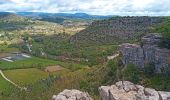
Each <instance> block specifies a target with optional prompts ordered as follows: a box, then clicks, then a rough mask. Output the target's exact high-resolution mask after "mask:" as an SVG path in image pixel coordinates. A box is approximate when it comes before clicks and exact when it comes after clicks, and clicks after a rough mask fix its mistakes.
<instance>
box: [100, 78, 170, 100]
mask: <svg viewBox="0 0 170 100" xmlns="http://www.w3.org/2000/svg"><path fill="white" fill-rule="evenodd" d="M99 93H100V98H101V100H170V92H164V91H159V92H158V91H156V90H155V89H151V88H145V87H143V86H141V85H135V84H133V83H131V82H129V81H120V82H117V83H115V85H111V86H101V87H99Z"/></svg>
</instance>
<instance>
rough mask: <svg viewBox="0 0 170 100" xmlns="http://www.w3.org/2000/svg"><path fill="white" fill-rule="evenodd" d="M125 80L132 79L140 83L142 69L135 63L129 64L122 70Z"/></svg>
mask: <svg viewBox="0 0 170 100" xmlns="http://www.w3.org/2000/svg"><path fill="white" fill-rule="evenodd" d="M122 74H123V78H124V80H128V81H131V82H133V83H139V80H140V70H139V68H138V67H137V66H136V65H134V64H128V65H127V66H125V67H124V69H123V70H122Z"/></svg>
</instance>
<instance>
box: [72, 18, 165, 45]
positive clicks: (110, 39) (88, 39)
mask: <svg viewBox="0 0 170 100" xmlns="http://www.w3.org/2000/svg"><path fill="white" fill-rule="evenodd" d="M163 21H164V19H163V18H160V17H113V18H110V19H108V20H101V21H95V22H93V23H92V24H91V25H90V26H89V27H88V28H86V29H85V30H82V31H80V32H79V33H77V34H75V35H74V36H72V38H71V39H70V42H71V43H76V44H84V43H85V44H114V43H121V42H131V41H137V40H139V39H140V37H141V36H142V35H143V34H146V33H148V32H150V30H151V29H152V28H153V27H152V26H154V25H156V24H158V23H162V22H163Z"/></svg>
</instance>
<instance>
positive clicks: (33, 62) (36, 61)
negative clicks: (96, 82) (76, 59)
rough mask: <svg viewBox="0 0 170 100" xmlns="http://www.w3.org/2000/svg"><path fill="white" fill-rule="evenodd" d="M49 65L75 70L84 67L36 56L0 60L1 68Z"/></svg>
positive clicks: (40, 67) (42, 66) (10, 68)
mask: <svg viewBox="0 0 170 100" xmlns="http://www.w3.org/2000/svg"><path fill="white" fill-rule="evenodd" d="M51 65H61V66H63V67H65V68H68V69H71V70H76V69H80V68H82V67H84V65H80V64H74V63H65V62H60V61H54V60H49V59H42V58H37V57H32V58H28V59H25V60H20V61H15V62H7V61H3V60H1V61H0V69H2V70H12V69H24V68H39V69H42V68H44V67H47V66H51Z"/></svg>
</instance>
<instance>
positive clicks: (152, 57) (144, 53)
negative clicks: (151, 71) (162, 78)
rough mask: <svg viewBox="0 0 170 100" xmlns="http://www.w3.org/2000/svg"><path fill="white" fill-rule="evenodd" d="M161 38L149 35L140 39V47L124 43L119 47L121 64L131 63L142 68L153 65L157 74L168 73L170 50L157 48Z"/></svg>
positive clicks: (169, 69)
mask: <svg viewBox="0 0 170 100" xmlns="http://www.w3.org/2000/svg"><path fill="white" fill-rule="evenodd" d="M160 39H161V36H160V35H159V34H156V33H155V34H153V33H152V34H149V35H146V36H144V37H143V38H142V43H143V44H142V45H138V44H129V43H125V44H122V45H121V46H120V51H121V53H122V55H123V59H122V61H123V63H124V64H128V63H133V64H136V65H138V66H139V67H140V68H143V67H144V66H145V65H146V64H149V63H152V64H154V65H155V71H156V72H157V73H170V50H168V49H163V48H160V47H158V43H159V42H160Z"/></svg>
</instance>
